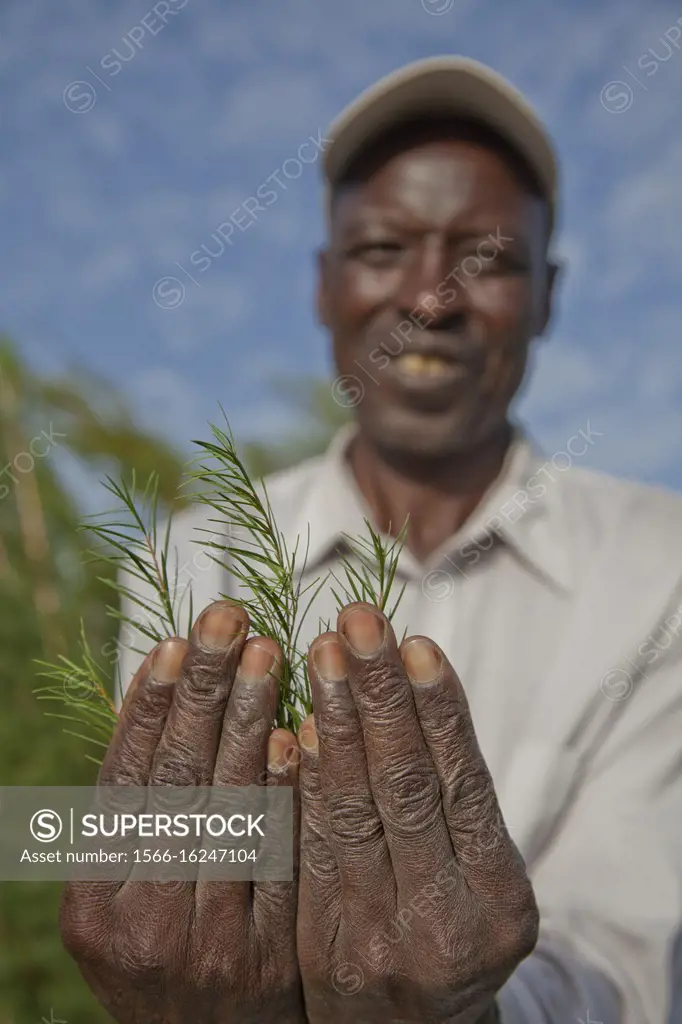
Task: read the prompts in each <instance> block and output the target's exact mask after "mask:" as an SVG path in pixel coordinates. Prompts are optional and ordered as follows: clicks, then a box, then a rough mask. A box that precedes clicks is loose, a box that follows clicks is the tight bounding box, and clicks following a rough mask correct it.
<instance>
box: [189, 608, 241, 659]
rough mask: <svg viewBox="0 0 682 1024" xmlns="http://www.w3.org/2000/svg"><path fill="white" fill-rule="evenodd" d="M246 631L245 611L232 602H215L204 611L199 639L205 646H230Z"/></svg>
mask: <svg viewBox="0 0 682 1024" xmlns="http://www.w3.org/2000/svg"><path fill="white" fill-rule="evenodd" d="M243 631H244V612H243V611H242V609H241V608H239V607H237V606H236V605H232V604H215V605H213V606H212V607H211V608H209V609H208V610H207V611H206V612H204V613H203V615H202V616H201V619H200V622H199V639H200V640H201V642H202V644H203V645H204V646H205V647H213V648H215V649H216V650H220V649H221V648H222V649H225V648H227V647H230V646H231V644H233V643H234V641H235V640H236V639H237V637H238V636H239V635H240V634H241V633H242V632H243Z"/></svg>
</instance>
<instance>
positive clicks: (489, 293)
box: [62, 135, 553, 1024]
mask: <svg viewBox="0 0 682 1024" xmlns="http://www.w3.org/2000/svg"><path fill="white" fill-rule="evenodd" d="M544 217H545V212H544V210H543V207H542V203H541V202H540V201H538V200H536V199H534V198H532V197H530V196H529V195H528V194H527V193H526V192H525V191H524V189H523V188H522V187H521V185H520V184H519V182H518V180H517V179H516V177H515V175H514V174H513V173H512V172H511V171H510V169H509V168H508V167H506V166H505V163H504V161H503V160H501V159H500V157H499V156H498V155H497V154H496V153H491V152H490V151H489V150H488V149H487V148H486V147H484V146H481V145H478V146H477V145H476V144H475V143H474V142H472V141H471V140H470V139H469V140H467V141H463V140H461V139H459V140H458V139H457V138H453V137H450V136H449V135H448V136H446V137H440V138H436V139H430V140H428V141H426V142H425V141H424V140H423V139H421V140H420V141H419V144H414V140H410V139H406V140H404V145H403V146H402V148H401V149H400V150H399V152H397V153H393V154H386V155H385V158H384V159H383V160H380V161H379V165H378V166H377V167H376V168H375V169H374V170H373V171H372V173H371V174H370V175H369V176H368V177H367V178H366V180H365V181H364V182H363V183H362V184H360V185H359V186H357V187H356V188H354V189H353V190H352V191H349V192H348V193H346V194H344V195H343V196H342V197H340V199H339V202H338V205H337V207H336V210H335V218H334V225H333V231H332V238H331V246H330V249H329V250H328V251H327V253H326V254H325V255H324V256H323V258H322V264H321V284H320V310H321V315H322V319H323V322H324V323H325V324H326V326H327V327H328V328H329V330H330V331H331V333H332V337H333V342H334V352H335V357H336V362H337V366H338V369H339V372H340V373H342V374H345V373H357V364H356V363H354V360H356V359H357V360H358V361H359V362H361V363H362V364H363V365H367V366H370V367H371V368H372V369H373V371H374V372H375V375H376V377H377V380H379V382H380V383H379V385H377V387H376V388H373V387H372V386H370V387H368V389H367V391H366V393H365V394H366V397H365V400H364V401H363V402H362V403H361V404H360V406H359V408H358V418H359V423H360V434H359V437H358V439H357V441H356V443H355V445H354V447H353V450H352V452H351V455H350V457H351V464H352V466H353V469H354V472H355V474H356V477H357V479H358V483H359V485H360V487H361V488H362V490H363V492H364V493H365V496H366V497H367V500H368V501H369V502H370V504H371V506H372V508H373V510H374V512H375V515H376V521H377V524H378V525H380V526H382V525H384V524H387V523H388V522H389V521H390V522H391V523H393V524H398V525H399V524H400V523H401V522H402V521H403V520H404V518H405V514H406V512H407V511H408V510H409V512H410V514H411V518H412V522H413V529H412V533H411V536H410V546H411V547H412V549H413V551H414V552H415V553H416V554H417V555H418V556H420V557H424V556H426V555H427V554H428V553H429V552H430V551H432V550H434V548H435V547H437V545H438V544H439V543H440V542H441V541H442V540H443V539H445V538H447V537H448V536H449V535H450V534H452V533H453V532H454V530H455V529H456V528H457V526H458V525H459V524H460V523H461V522H463V521H464V519H466V517H467V515H468V514H469V513H470V511H471V510H472V508H474V507H475V505H476V503H477V501H478V500H480V496H481V494H482V493H483V491H484V490H485V489H486V487H487V486H488V485H489V484H490V482H491V481H492V480H493V479H494V477H495V475H496V473H497V472H498V471H499V466H500V462H501V459H502V458H503V456H504V451H505V447H506V444H507V440H508V430H507V410H508V407H509V402H510V401H511V399H512V397H513V395H514V393H515V392H516V390H517V389H518V387H519V385H520V383H521V381H522V379H523V374H524V369H525V366H526V360H527V353H528V346H529V344H530V341H531V339H532V338H533V337H534V336H536V335H537V334H539V333H541V331H542V329H544V326H545V324H546V322H547V318H548V315H549V300H550V292H551V282H552V279H553V271H552V269H551V268H550V267H549V266H548V264H547V261H546V227H545V220H544ZM389 219H390V220H391V223H392V227H391V237H390V240H389V239H388V237H387V231H388V227H387V224H388V220H389ZM498 227H499V228H500V229H501V234H502V235H504V236H510V237H511V238H512V239H513V240H514V241H513V245H512V243H511V242H509V243H507V244H506V245H505V249H504V251H502V252H500V253H499V255H498V257H496V260H495V261H494V262H491V265H490V267H489V269H488V270H486V273H485V277H484V276H483V274H481V275H480V276H478V277H476V278H475V279H472V280H471V281H469V282H468V284H469V286H468V288H467V289H466V291H465V293H464V294H463V295H460V296H457V297H451V298H449V299H447V300H446V301H445V308H444V309H443V310H440V311H438V310H436V311H435V312H436V314H437V316H436V317H435V318H434V319H433V321H432V323H431V326H430V331H433V332H435V334H434V335H432V334H430V333H429V331H427V330H426V329H425V328H420V329H419V331H416V330H415V332H414V334H413V335H412V337H413V338H415V339H416V340H417V343H421V342H423V341H424V339H425V336H428V337H427V338H426V340H428V341H431V340H433V338H434V337H435V338H436V342H437V344H438V345H441V346H452V349H453V350H454V351H456V352H457V353H458V355H459V358H461V360H462V362H463V363H464V364H465V370H463V371H462V373H463V376H461V377H460V376H458V373H459V371H458V372H457V373H454V374H453V375H452V387H449V385H448V384H447V381H446V383H445V384H444V385H443V386H442V387H441V386H440V385H439V386H438V388H436V394H435V395H434V394H433V393H431V392H430V393H429V394H428V395H426V397H425V396H424V393H423V392H420V391H419V388H417V389H415V388H413V387H412V385H411V384H409V383H408V385H404V384H401V383H400V380H399V378H398V377H393V376H391V373H392V371H389V370H388V369H387V370H386V372H385V373H384V375H383V376H382V372H381V371H377V368H376V363H375V362H373V361H372V360H371V359H370V352H373V351H376V348H377V346H380V345H381V342H382V341H384V340H385V339H386V338H387V337H388V336H390V332H391V331H392V330H393V329H394V328H395V327H396V325H397V324H399V323H400V322H401V321H404V320H406V319H407V317H408V316H409V314H410V313H411V312H413V310H414V309H415V308H416V307H417V306H418V305H419V306H421V307H424V305H425V299H427V298H428V295H429V289H431V290H432V291H435V290H436V286H437V285H438V284H439V283H440V282H441V281H442V280H443V279H444V278H445V277H446V275H447V273H448V272H449V270H450V269H451V267H452V262H453V260H454V261H455V262H457V261H460V262H461V260H462V259H463V258H464V256H465V255H466V254H467V253H470V252H471V251H474V252H475V251H476V245H477V242H480V240H481V239H482V238H484V237H486V236H487V235H488V234H489V233H490V232H496V231H497V229H498ZM472 245H473V250H472V249H471V246H472ZM507 245H508V247H509V252H508V253H507ZM512 250H513V251H512ZM505 254H506V255H505ZM503 257H505V258H504V260H503ZM497 259H499V261H500V262H499V264H498V263H497ZM427 305H428V303H427ZM430 311H431V312H433V311H434V307H433V303H431V304H430ZM379 351H381V350H379ZM247 634H248V621H247V619H246V615H245V613H244V612H243V610H241V609H238V608H236V607H234V606H232V605H231V604H230V603H229V602H221V603H218V604H217V605H213V606H211V607H210V608H209V609H207V610H206V611H205V612H204V613H202V616H201V617H200V619H199V621H198V622H197V624H196V626H195V629H194V631H193V633H192V636H191V638H190V641H189V644H188V643H187V642H186V641H182V640H170V641H165V642H164V643H163V644H161V645H160V648H159V649H157V651H156V652H154V653H153V654H152V655H150V657H148V658H147V660H146V661H145V663H144V664H143V666H142V667H141V669H140V670H139V672H138V673H137V676H136V677H135V680H134V681H133V683H132V685H131V687H130V691H129V693H128V695H127V698H126V702H125V705H124V708H123V711H122V714H121V718H120V721H119V724H118V727H117V730H116V734H115V736H114V739H113V741H112V744H111V746H110V748H109V751H108V753H107V757H106V760H105V763H104V766H103V769H102V776H101V780H100V781H101V782H102V784H105V785H106V784H110V783H112V782H114V783H116V782H117V783H119V784H125V783H130V782H136V783H138V784H142V785H144V784H147V783H150V782H151V783H155V782H156V783H164V782H165V783H169V782H170V783H174V784H177V785H187V784H188V783H189V782H192V781H194V782H196V783H197V784H202V783H203V784H206V783H207V782H210V781H213V782H215V783H217V784H230V783H231V784H236V785H247V784H248V783H250V782H258V781H261V782H262V781H263V780H264V779H266V778H267V779H268V781H269V782H270V783H278V784H283V785H291V786H294V788H295V792H296V793H297V794H300V872H299V873H298V876H297V879H296V880H295V881H294V882H292V883H279V884H273V883H270V884H269V885H259V884H254V885H253V887H252V888H251V887H250V885H249V883H229V884H223V883H215V882H211V883H205V884H204V885H203V886H201V885H198V886H196V887H195V886H192V885H191V884H188V885H186V886H174V887H172V889H171V890H169V891H168V892H166V891H165V890H164V888H163V886H160V885H158V884H153V883H142V882H134V881H132V880H131V881H128V882H126V883H125V884H123V885H121V884H111V885H100V886H93V885H92V883H88V884H84V883H80V884H78V883H71V884H70V885H69V886H67V888H66V891H65V896H64V903H63V909H62V934H63V937H64V941H65V944H66V946H67V948H68V949H69V950H70V951H71V952H72V954H73V955H74V956H75V958H76V960H77V961H78V963H79V966H80V967H81V970H82V972H83V974H84V976H85V978H86V979H87V981H88V983H89V984H90V985H91V987H92V988H93V991H95V993H96V994H97V996H98V998H99V999H100V1000H101V1002H102V1003H103V1005H105V1006H106V1007H107V1009H108V1010H109V1012H110V1013H111V1014H112V1016H113V1017H114V1019H116V1020H117V1021H119V1022H121V1024H143V1022H144V1024H150V1022H156V1024H184V1022H186V1021H187V1020H190V1019H191V1020H193V1021H197V1022H198V1024H228V1022H229V1024H232V1022H254V1024H255V1022H256V1021H259V1022H268V1021H285V1022H289V1021H290V1022H294V1021H296V1022H298V1021H310V1022H315V1024H317V1022H320V1024H322V1022H326V1021H337V1022H344V1024H345V1022H349V1024H350V1022H351V1021H352V1022H354V1024H355V1022H360V1024H363V1022H374V1021H382V1022H384V1021H386V1022H391V1021H393V1022H399V1021H400V1022H415V1024H416V1022H425V1021H429V1022H433V1024H436V1022H438V1024H445V1022H451V1024H454V1022H456V1024H488V1022H489V1021H492V1020H494V1019H495V1009H494V1006H495V995H496V993H497V992H498V991H499V989H500V987H501V986H502V985H503V984H504V982H505V980H506V979H507V978H508V977H509V975H510V974H511V973H512V972H513V971H514V969H515V968H516V966H517V965H518V964H519V962H520V961H521V960H522V959H523V958H524V957H526V956H527V955H528V954H529V953H530V952H531V950H532V948H533V946H534V943H535V941H536V937H537V926H538V915H537V908H536V905H535V900H534V897H533V892H532V888H531V885H530V882H529V880H528V878H527V876H526V872H525V868H524V864H523V861H522V859H521V857H520V855H519V853H518V851H517V850H516V847H515V846H514V844H513V842H512V841H511V839H510V837H509V835H508V832H507V830H506V828H505V826H504V822H503V821H502V817H501V813H500V809H499V806H498V803H497V798H496V795H495V791H494V787H493V784H492V781H491V778H490V775H489V773H488V770H487V767H486V765H485V762H484V760H483V758H482V756H481V753H480V750H479V748H478V744H477V741H476V736H475V732H474V728H473V724H472V721H471V717H470V714H469V710H468V706H467V701H466V696H465V693H464V689H463V687H462V684H461V682H460V680H459V679H458V678H457V676H456V674H455V672H454V670H453V669H452V666H451V665H450V664H449V663H448V662H447V660H446V659H445V656H444V655H443V652H442V651H441V650H440V649H439V648H438V647H437V646H436V645H435V644H434V643H433V642H432V641H431V640H429V639H428V638H426V637H409V638H407V639H406V640H405V641H404V642H403V643H402V644H401V645H400V646H399V645H398V643H397V640H396V637H395V635H394V633H393V630H392V628H391V626H390V623H389V622H388V621H387V620H386V618H385V617H384V616H383V615H382V614H381V613H380V612H379V611H378V610H377V609H374V608H372V607H371V606H369V605H364V604H354V605H349V606H347V607H346V608H344V609H342V610H341V612H340V614H339V617H338V621H337V623H336V630H334V631H332V632H329V633H325V634H323V635H322V636H320V637H318V638H317V639H316V640H315V641H314V642H313V644H312V645H311V648H310V651H309V658H308V664H309V671H310V678H311V683H312V688H313V704H314V716H310V717H309V718H308V719H307V720H306V721H305V722H304V724H303V725H302V727H301V729H300V731H299V735H298V737H294V736H293V735H292V734H290V733H286V732H285V731H284V730H275V731H274V732H272V733H271V726H270V723H271V722H272V721H273V718H274V707H275V700H276V685H277V675H278V665H279V663H280V661H281V652H280V651H279V650H278V648H277V645H276V644H274V643H273V641H271V640H267V639H265V638H255V639H252V640H250V641H248V642H247V640H246V637H247ZM296 845H297V848H298V846H299V843H298V840H297V842H296ZM160 981H161V982H163V984H159V982H160Z"/></svg>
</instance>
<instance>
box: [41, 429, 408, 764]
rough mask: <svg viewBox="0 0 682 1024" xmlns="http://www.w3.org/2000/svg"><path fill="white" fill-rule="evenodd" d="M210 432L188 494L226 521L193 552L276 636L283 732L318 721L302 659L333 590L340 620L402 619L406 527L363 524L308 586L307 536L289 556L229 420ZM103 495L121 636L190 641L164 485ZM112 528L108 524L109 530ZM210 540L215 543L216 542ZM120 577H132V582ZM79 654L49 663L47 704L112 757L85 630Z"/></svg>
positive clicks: (263, 631)
mask: <svg viewBox="0 0 682 1024" xmlns="http://www.w3.org/2000/svg"><path fill="white" fill-rule="evenodd" d="M223 415H225V414H224V412H223ZM209 426H210V429H211V434H212V438H211V440H209V441H195V442H194V444H195V445H196V446H197V447H198V449H199V452H198V454H197V456H196V457H195V458H194V459H193V460H192V463H191V464H190V465H192V466H193V467H194V468H192V469H191V470H190V472H189V474H188V478H187V481H186V485H196V489H195V490H194V491H193V493H192V498H193V500H194V501H195V503H196V504H200V505H204V506H207V507H208V508H209V509H211V510H212V511H213V512H214V513H216V516H215V517H212V518H210V519H209V520H208V522H209V523H211V524H213V525H214V526H215V530H211V529H210V528H207V527H195V529H196V531H197V533H198V534H200V536H199V537H197V538H196V539H195V543H197V544H200V545H201V546H202V548H203V549H204V550H207V551H208V553H209V557H210V558H211V559H212V560H213V561H214V562H216V563H217V564H218V565H220V566H221V567H222V568H223V569H225V570H226V571H227V572H228V573H229V574H230V575H231V576H232V578H233V579H234V581H235V583H236V585H237V591H238V593H237V594H236V595H235V594H230V595H226V594H220V595H216V599H218V598H219V597H228V596H229V598H230V600H232V601H233V602H235V603H237V604H240V605H241V606H242V607H243V608H244V609H245V610H246V611H247V613H248V615H249V619H250V624H251V630H252V632H253V633H254V634H258V635H261V636H268V637H271V638H272V639H273V640H275V641H276V642H277V643H278V644H279V646H280V647H281V649H282V653H283V663H282V667H281V672H280V698H279V703H278V709H277V717H276V724H277V725H280V726H284V727H285V728H289V729H294V730H295V729H297V728H298V726H299V725H300V723H301V721H302V720H303V718H304V717H305V716H306V715H308V714H310V713H311V711H312V697H311V690H310V680H309V678H308V669H307V652H306V651H305V650H301V648H300V634H301V629H302V627H303V624H304V622H305V621H306V617H307V616H308V613H309V611H310V609H311V607H312V605H313V604H314V602H315V600H316V598H317V596H318V594H319V593H320V591H321V590H322V589H323V588H324V587H325V586H326V585H327V584H328V583H329V582H330V580H331V579H333V581H334V584H335V586H331V590H332V593H333V595H334V598H335V600H336V602H337V604H338V607H339V609H340V608H341V607H342V606H343V605H345V604H348V603H350V602H352V601H367V602H369V603H371V604H374V605H376V607H378V608H380V609H381V610H382V611H383V612H384V613H385V614H386V615H387V617H388V618H389V619H392V618H393V616H394V615H395V612H396V609H397V608H398V605H399V603H400V600H401V599H402V596H403V593H404V590H405V585H404V584H403V587H402V588H401V590H400V592H399V594H398V596H397V598H395V600H394V601H393V602H392V603H391V601H390V599H391V594H392V591H393V587H394V583H395V576H396V571H397V567H398V559H399V556H400V552H401V550H402V548H403V545H404V542H405V536H406V531H407V522H406V523H405V525H404V526H403V528H402V530H401V531H400V533H399V534H398V536H397V537H395V538H393V539H389V540H384V538H383V537H382V536H381V535H380V534H379V533H378V532H377V531H376V530H375V529H374V528H373V527H372V525H371V523H370V522H369V521H368V520H365V524H366V527H367V532H368V537H367V538H362V537H361V538H353V537H350V536H348V535H344V540H345V543H346V546H347V551H340V552H339V557H340V561H341V573H340V576H339V575H336V574H335V573H334V572H332V571H331V570H330V571H328V572H326V573H325V574H323V575H321V576H317V577H316V578H314V579H313V580H312V581H310V582H308V583H304V582H303V578H304V575H305V569H306V562H307V556H308V544H309V536H308V538H307V542H306V545H305V550H304V551H303V552H301V551H300V538H299V539H298V540H297V542H296V544H295V545H294V547H293V549H292V550H289V548H288V546H287V543H286V540H285V538H284V535H283V533H282V532H281V530H280V529H279V528H278V526H277V523H276V521H275V516H274V513H273V509H272V505H271V503H270V499H269V496H268V493H267V488H266V486H265V484H264V483H262V482H261V484H260V487H258V486H256V485H255V484H254V483H253V481H252V480H251V478H250V475H249V473H248V471H247V469H246V467H245V465H244V463H243V462H242V460H241V459H240V457H239V454H238V452H237V447H236V444H235V440H234V437H233V435H232V432H231V430H230V427H229V423H228V421H227V417H226V416H225V427H226V429H222V428H221V427H219V426H216V425H215V424H212V423H211V424H209ZM104 486H105V488H106V489H107V490H108V491H109V493H111V494H112V495H113V496H114V497H115V498H116V499H117V501H118V503H119V505H118V507H117V508H116V509H113V510H110V511H109V512H106V513H101V514H99V515H98V516H97V517H89V518H90V522H89V523H88V522H86V523H85V524H84V527H83V528H84V529H87V530H89V531H90V532H91V534H92V535H93V537H94V538H95V540H96V542H97V545H96V547H94V548H93V549H91V550H90V551H89V553H88V555H89V557H91V558H97V559H100V560H101V561H102V562H103V563H105V564H106V565H107V566H108V569H109V574H108V575H107V576H102V577H100V579H102V581H103V582H104V583H106V584H107V586H108V587H110V589H111V590H112V591H113V593H114V594H115V595H116V598H117V601H116V602H115V603H112V604H111V605H107V614H108V615H109V616H110V617H111V618H113V619H115V620H116V621H117V622H118V623H119V626H121V625H123V624H127V625H128V626H131V627H133V629H134V630H135V631H137V632H138V633H140V634H143V635H144V636H145V637H146V638H147V639H148V640H149V641H151V644H156V643H159V642H160V641H161V640H163V639H164V638H165V637H168V636H182V635H185V636H189V633H190V631H191V628H192V624H193V602H192V592H191V583H188V584H187V586H186V587H185V588H184V589H183V588H181V587H180V586H179V574H178V570H177V568H176V569H175V570H174V571H173V572H171V568H170V567H171V564H172V563H171V558H170V554H171V551H170V544H171V537H172V529H171V527H172V521H173V516H172V512H171V513H170V514H168V515H167V516H166V523H165V527H163V529H162V530H160V524H159V511H160V509H159V478H158V475H157V474H152V475H151V476H150V477H149V478H148V480H147V482H146V484H145V485H144V487H142V488H141V489H140V488H138V485H137V480H136V478H135V475H134V474H133V476H132V478H131V480H130V483H126V481H124V480H121V481H119V482H117V481H115V480H114V479H112V478H111V477H107V478H106V479H105V482H104ZM103 517H106V518H105V521H103V522H102V521H100V520H102V518H103ZM205 534H210V539H206V537H205V536H203V535H205ZM122 570H125V573H126V576H122ZM125 580H127V581H125ZM330 585H331V584H330ZM150 595H151V596H150ZM185 597H189V606H188V614H187V617H186V618H184V616H183V619H184V621H185V623H186V626H185V628H184V629H183V627H182V626H181V622H180V615H181V608H182V604H183V602H184V599H185ZM124 602H125V604H127V605H130V606H131V607H134V608H138V609H140V610H141V611H142V612H143V613H144V616H145V618H146V621H145V622H142V623H140V621H139V618H135V619H133V618H132V616H130V615H128V614H127V613H126V612H125V611H124V610H123V608H124ZM321 625H322V623H321ZM80 646H81V658H80V662H74V661H71V660H69V659H67V658H64V657H62V658H61V659H60V660H59V662H57V663H49V662H41V663H40V664H41V667H42V671H41V673H40V674H41V675H42V676H43V677H45V678H47V679H49V680H50V684H49V685H48V686H45V687H42V688H41V689H40V690H39V691H37V692H38V696H39V698H40V699H43V700H58V701H61V702H62V703H65V704H66V705H68V706H69V708H70V710H71V711H72V712H74V709H76V715H77V717H74V716H73V714H70V715H68V716H65V715H62V716H59V715H56V716H55V717H62V718H66V720H67V721H69V722H71V723H74V722H78V724H79V725H84V726H86V727H88V728H89V729H90V732H91V734H94V735H90V736H88V735H83V734H81V733H72V734H73V735H77V736H79V737H80V738H82V739H86V740H88V741H89V742H91V743H95V744H99V745H100V747H105V748H106V746H107V742H108V740H109V739H110V736H111V733H112V731H113V727H114V725H115V723H116V719H117V714H116V708H115V705H114V703H113V702H112V701H111V699H110V698H109V696H108V690H107V678H106V672H105V670H104V669H103V668H102V666H101V665H100V664H99V663H98V662H97V660H96V658H94V656H93V654H92V651H91V650H90V647H89V645H88V642H87V638H86V637H85V634H84V632H83V631H82V632H81V645H80ZM130 646H131V649H132V650H135V651H138V652H139V653H142V654H144V653H146V651H144V650H142V649H140V648H137V647H132V645H130ZM120 684H121V681H120V679H119V686H120ZM66 731H71V730H66ZM91 760H95V758H91Z"/></svg>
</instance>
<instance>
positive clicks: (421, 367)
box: [396, 352, 448, 377]
mask: <svg viewBox="0 0 682 1024" xmlns="http://www.w3.org/2000/svg"><path fill="white" fill-rule="evenodd" d="M396 362H397V363H398V365H399V366H400V369H401V370H404V371H405V372H406V373H415V374H427V375H428V376H430V377H437V376H439V375H440V374H442V373H443V372H444V371H445V370H447V369H448V364H447V363H446V362H445V360H444V359H439V358H438V356H423V355H420V354H419V353H418V352H406V353H405V354H404V355H400V356H398V358H397V360H396Z"/></svg>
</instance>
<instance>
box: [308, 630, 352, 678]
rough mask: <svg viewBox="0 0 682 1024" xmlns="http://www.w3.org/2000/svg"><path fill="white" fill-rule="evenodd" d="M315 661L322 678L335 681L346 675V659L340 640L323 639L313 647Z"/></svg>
mask: <svg viewBox="0 0 682 1024" xmlns="http://www.w3.org/2000/svg"><path fill="white" fill-rule="evenodd" d="M313 662H314V664H315V668H316V669H317V671H318V673H319V675H320V676H321V677H322V679H326V680H327V681H328V682H330V683H331V682H334V681H336V680H338V679H345V677H346V659H345V658H344V656H343V651H342V650H341V645H340V644H339V641H338V640H322V641H321V642H320V643H319V644H317V646H316V647H315V648H314V649H313Z"/></svg>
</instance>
